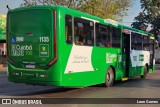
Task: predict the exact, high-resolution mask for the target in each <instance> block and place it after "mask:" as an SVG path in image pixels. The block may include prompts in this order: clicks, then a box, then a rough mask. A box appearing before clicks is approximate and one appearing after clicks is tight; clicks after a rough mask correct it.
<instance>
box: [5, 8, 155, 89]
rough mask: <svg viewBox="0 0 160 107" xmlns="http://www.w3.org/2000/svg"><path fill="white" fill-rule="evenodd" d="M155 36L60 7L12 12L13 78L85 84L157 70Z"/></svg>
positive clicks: (109, 83)
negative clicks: (155, 65) (155, 68)
mask: <svg viewBox="0 0 160 107" xmlns="http://www.w3.org/2000/svg"><path fill="white" fill-rule="evenodd" d="M154 40H155V39H154V36H153V35H152V34H150V33H147V32H144V31H141V30H137V29H133V28H130V27H126V26H123V25H121V24H119V23H118V22H116V21H113V20H109V19H102V18H99V17H96V16H92V15H90V14H86V13H82V12H79V11H75V10H72V9H69V8H65V7H61V6H33V7H20V8H17V9H13V10H9V12H8V14H7V47H8V48H7V49H8V51H7V52H8V78H9V81H11V82H15V83H27V84H34V85H54V86H64V87H85V86H90V85H95V84H102V83H104V84H105V85H106V86H108V87H110V86H112V85H113V82H114V81H116V80H127V79H128V78H132V77H135V76H140V77H141V78H146V75H147V73H151V72H153V71H154V63H155V59H154V49H155V48H154V47H155V45H154V43H155V42H154Z"/></svg>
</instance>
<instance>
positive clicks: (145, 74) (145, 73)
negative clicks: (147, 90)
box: [141, 66, 148, 78]
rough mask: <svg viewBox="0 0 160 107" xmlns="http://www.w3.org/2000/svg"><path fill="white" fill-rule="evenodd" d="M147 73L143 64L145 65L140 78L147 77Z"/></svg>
mask: <svg viewBox="0 0 160 107" xmlns="http://www.w3.org/2000/svg"><path fill="white" fill-rule="evenodd" d="M147 74H148V69H147V67H146V66H145V67H144V74H143V75H141V78H146V77H147Z"/></svg>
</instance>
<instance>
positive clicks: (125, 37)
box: [122, 30, 130, 80]
mask: <svg viewBox="0 0 160 107" xmlns="http://www.w3.org/2000/svg"><path fill="white" fill-rule="evenodd" d="M122 43H123V45H122V52H123V71H124V76H123V77H127V78H128V77H129V72H130V31H128V30H123V33H122ZM122 80H123V79H122Z"/></svg>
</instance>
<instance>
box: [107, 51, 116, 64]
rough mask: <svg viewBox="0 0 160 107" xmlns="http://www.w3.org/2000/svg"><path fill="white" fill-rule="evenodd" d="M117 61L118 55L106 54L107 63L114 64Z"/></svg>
mask: <svg viewBox="0 0 160 107" xmlns="http://www.w3.org/2000/svg"><path fill="white" fill-rule="evenodd" d="M116 61H117V55H116V54H112V53H106V63H114V62H116Z"/></svg>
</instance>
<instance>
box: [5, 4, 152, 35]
mask: <svg viewBox="0 0 160 107" xmlns="http://www.w3.org/2000/svg"><path fill="white" fill-rule="evenodd" d="M39 8H43V9H44V8H45V9H47V8H50V9H51V8H54V9H56V10H62V11H70V13H73V14H76V15H78V16H83V18H87V19H88V20H92V21H95V22H100V23H103V24H106V25H111V26H115V27H119V28H121V29H127V30H131V31H132V32H137V33H140V34H143V35H152V34H151V33H149V32H146V31H142V30H138V29H135V28H132V27H129V26H125V25H123V24H121V23H119V22H117V21H114V20H111V19H103V18H100V17H97V16H94V15H91V14H88V13H84V12H80V11H77V10H73V9H70V8H67V7H64V6H56V5H37V6H25V7H19V8H15V9H13V10H12V9H10V10H9V11H8V13H10V12H14V11H23V10H28V9H39Z"/></svg>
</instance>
